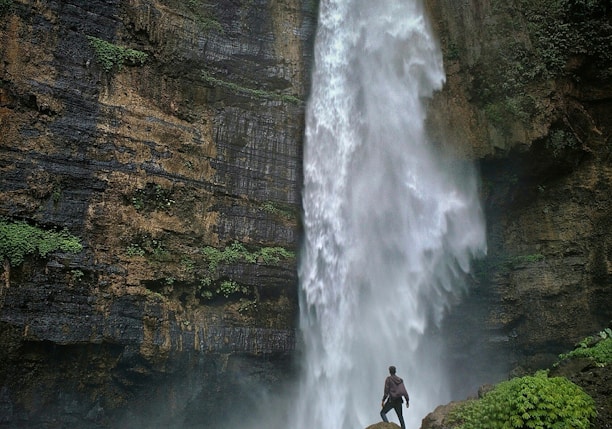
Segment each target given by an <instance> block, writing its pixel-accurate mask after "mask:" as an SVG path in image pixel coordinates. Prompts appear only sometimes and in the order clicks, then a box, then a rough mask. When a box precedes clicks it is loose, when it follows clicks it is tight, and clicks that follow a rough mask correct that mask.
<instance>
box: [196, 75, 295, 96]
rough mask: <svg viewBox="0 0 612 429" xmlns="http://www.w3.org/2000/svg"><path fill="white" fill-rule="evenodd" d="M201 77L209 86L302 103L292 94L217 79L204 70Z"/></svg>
mask: <svg viewBox="0 0 612 429" xmlns="http://www.w3.org/2000/svg"><path fill="white" fill-rule="evenodd" d="M202 79H203V80H204V82H206V83H208V84H209V85H211V86H218V87H221V88H225V89H227V90H229V91H232V92H238V93H242V94H246V95H249V96H251V97H254V98H259V99H266V100H278V101H284V102H288V103H293V104H301V103H302V100H300V99H299V98H297V97H295V96H293V95H286V94H279V93H276V92H271V91H264V90H262V89H253V88H247V87H245V86H241V85H238V84H237V83H234V82H229V81H226V80H223V79H218V78H216V77H214V76H212V75H210V74H209V73H207V72H205V71H203V72H202Z"/></svg>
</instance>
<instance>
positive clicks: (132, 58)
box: [87, 36, 149, 72]
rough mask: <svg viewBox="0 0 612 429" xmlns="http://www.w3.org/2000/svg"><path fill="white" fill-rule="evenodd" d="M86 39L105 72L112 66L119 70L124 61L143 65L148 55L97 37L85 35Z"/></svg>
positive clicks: (111, 68)
mask: <svg viewBox="0 0 612 429" xmlns="http://www.w3.org/2000/svg"><path fill="white" fill-rule="evenodd" d="M87 39H88V40H89V45H90V46H91V47H92V48H93V49H94V51H95V53H96V59H97V61H98V63H99V64H100V65H101V66H102V68H103V69H104V71H106V72H110V71H111V70H113V68H116V69H117V70H121V67H122V66H123V64H125V63H128V64H133V65H143V64H144V63H145V62H146V61H147V58H148V57H149V55H148V54H147V53H146V52H142V51H138V50H136V49H130V48H125V47H123V46H117V45H115V44H113V43H110V42H107V41H106V40H102V39H98V38H97V37H93V36H87Z"/></svg>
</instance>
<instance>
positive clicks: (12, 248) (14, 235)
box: [0, 219, 83, 266]
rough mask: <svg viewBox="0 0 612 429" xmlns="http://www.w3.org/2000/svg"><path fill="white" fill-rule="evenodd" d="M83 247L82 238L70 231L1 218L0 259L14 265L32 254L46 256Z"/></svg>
mask: <svg viewBox="0 0 612 429" xmlns="http://www.w3.org/2000/svg"><path fill="white" fill-rule="evenodd" d="M82 249H83V246H82V245H81V241H80V239H79V238H78V237H75V236H74V235H72V234H70V233H69V232H68V231H65V230H63V231H56V230H44V229H42V228H39V227H37V226H32V225H29V224H28V223H26V222H24V221H17V222H11V221H9V220H7V219H0V259H3V260H8V261H9V262H10V264H11V265H12V266H17V265H19V264H21V263H22V262H23V261H24V259H25V257H26V255H30V254H38V255H40V256H42V257H43V258H44V257H45V256H47V255H48V254H49V253H51V252H53V251H56V250H61V251H63V252H70V253H78V252H80V251H81V250H82Z"/></svg>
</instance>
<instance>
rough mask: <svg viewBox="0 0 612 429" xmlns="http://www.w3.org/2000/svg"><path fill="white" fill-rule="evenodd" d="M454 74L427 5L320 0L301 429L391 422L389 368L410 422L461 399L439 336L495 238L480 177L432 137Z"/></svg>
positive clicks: (309, 143)
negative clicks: (383, 404)
mask: <svg viewBox="0 0 612 429" xmlns="http://www.w3.org/2000/svg"><path fill="white" fill-rule="evenodd" d="M443 82H444V71H443V67H442V58H441V54H440V52H439V49H438V47H437V45H436V43H435V41H434V40H433V38H432V34H431V31H430V28H429V26H428V23H427V20H426V18H425V16H424V11H423V7H422V4H421V1H419V0H376V1H373V0H322V1H321V5H320V16H319V27H318V32H317V39H316V44H315V69H314V73H313V88H312V94H311V99H310V102H309V106H308V111H307V129H306V147H305V154H304V176H305V182H304V193H303V198H304V210H305V213H304V222H305V244H304V246H305V248H304V252H303V255H302V261H301V265H300V272H299V275H300V284H301V294H302V296H301V328H302V332H303V335H304V341H305V356H304V376H303V380H302V384H301V386H300V394H299V396H298V398H297V399H296V400H295V402H294V403H293V405H292V407H297V410H295V414H293V413H292V418H291V422H290V424H291V427H297V428H298V429H313V428H320V429H358V428H365V427H366V426H368V425H369V424H372V423H375V422H377V421H380V416H379V415H378V413H379V411H380V400H381V398H382V394H383V383H384V378H385V377H386V376H387V375H388V373H387V367H388V366H389V365H395V366H397V368H398V375H399V376H401V377H403V378H404V379H405V382H406V385H407V388H408V391H409V393H410V395H411V407H410V409H409V410H406V409H405V408H404V410H405V411H404V416H405V419H406V423H407V427H408V428H418V427H420V421H421V419H422V418H423V417H424V416H425V415H426V414H427V413H428V412H430V411H432V410H433V408H434V407H435V406H436V405H438V404H441V403H445V402H446V401H448V400H449V393H448V388H447V385H448V384H447V376H446V374H445V373H444V367H443V364H444V361H443V359H442V358H441V356H440V355H441V353H442V348H441V344H439V343H438V341H437V340H435V339H434V338H435V336H433V335H430V336H427V332H428V329H430V328H431V327H435V326H436V324H438V323H439V322H440V320H441V319H442V317H443V315H444V313H445V311H446V309H447V308H448V307H449V306H450V305H451V303H452V301H453V299H454V298H455V297H456V296H458V294H459V291H458V289H460V287H458V285H459V283H460V281H459V279H460V277H461V275H462V274H464V273H465V272H467V271H469V265H470V260H471V258H472V257H473V256H474V254H477V253H480V252H482V251H484V247H485V236H484V222H483V217H482V214H481V210H480V205H479V203H478V197H477V189H476V188H477V187H476V179H475V177H474V176H473V175H471V174H468V173H469V171H466V169H462V170H461V171H460V172H455V171H453V170H454V169H452V168H448V165H449V164H446V163H443V162H442V161H441V160H439V159H437V157H436V156H435V154H434V151H433V150H432V148H431V147H430V146H431V145H430V144H429V143H428V142H427V141H426V137H425V133H424V119H425V111H424V106H423V99H424V98H426V97H429V96H431V94H432V93H433V91H434V90H436V89H439V88H440V87H441V86H442V84H443ZM388 416H389V418H390V420H391V421H394V419H395V414H394V412H393V411H391V412H390V413H389V414H388ZM395 421H397V420H395Z"/></svg>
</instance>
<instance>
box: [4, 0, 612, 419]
mask: <svg viewBox="0 0 612 429" xmlns="http://www.w3.org/2000/svg"><path fill="white" fill-rule="evenodd" d="M425 3H426V6H427V8H428V10H429V13H430V15H431V17H432V23H433V26H434V29H435V31H436V33H437V34H438V36H439V39H440V41H441V47H442V50H443V53H444V58H445V67H446V72H447V83H446V85H445V87H444V89H443V90H442V91H440V92H439V93H438V94H436V96H435V98H434V99H433V100H432V102H431V109H430V112H431V114H430V122H429V130H430V134H431V137H432V140H433V141H434V142H435V143H436V144H438V145H439V147H440V150H441V151H446V152H448V153H452V154H453V155H455V156H457V155H458V156H460V157H464V158H465V159H472V160H476V161H477V162H478V167H479V169H480V172H481V176H482V194H483V201H484V209H485V212H486V218H487V222H488V236H489V253H488V256H487V258H486V259H484V260H483V261H479V262H478V263H477V266H476V275H475V278H474V279H473V281H472V282H473V287H472V291H471V293H470V294H469V295H468V296H467V297H466V299H465V300H464V302H463V303H461V304H460V305H459V306H458V307H457V309H456V311H454V312H453V314H451V316H450V318H449V319H448V322H449V323H448V324H447V326H444V327H442V331H443V333H444V334H445V335H447V336H448V337H449V338H451V339H452V341H451V344H450V346H449V347H450V348H449V356H451V357H452V358H453V364H454V365H455V366H456V367H457V368H467V370H465V374H466V377H465V380H460V384H461V385H458V386H456V388H455V390H456V391H457V392H459V393H462V392H468V391H472V387H473V386H472V385H473V383H475V382H476V381H479V380H483V379H485V380H486V379H488V378H491V377H492V378H494V377H499V376H500V375H505V374H507V373H508V372H509V371H510V370H515V371H520V370H521V368H523V369H525V370H529V369H531V368H536V367H542V366H545V365H547V364H549V363H550V362H551V360H552V359H553V358H554V357H555V356H556V354H557V353H560V352H562V351H565V350H568V349H569V348H571V346H572V344H573V343H575V342H576V341H578V340H580V339H581V338H583V337H584V336H586V335H589V334H591V333H592V332H594V331H597V330H598V329H601V328H602V327H603V326H606V325H607V324H608V322H609V321H610V320H611V319H612V309H611V307H610V305H609V303H610V302H611V298H612V288H611V286H610V285H611V284H612V252H611V249H612V241H611V240H612V239H611V238H610V234H609V231H610V226H611V225H610V219H611V218H612V216H610V211H611V205H610V204H611V202H610V199H611V196H612V189H611V184H612V167H611V162H610V161H611V157H610V153H611V152H610V148H611V145H610V135H611V126H612V125H611V121H610V118H611V116H610V111H611V110H612V84H611V83H612V81H611V78H612V69H611V65H612V58H611V57H610V50H609V46H610V44H609V41H610V37H612V36H611V34H612V32H611V30H610V27H611V26H610V20H611V16H612V15H611V13H612V11H611V7H610V4H609V2H605V1H602V2H586V1H584V2H582V1H576V0H573V1H570V0H566V1H556V2H553V1H546V0H543V1H540V2H526V1H523V0H511V1H507V2H502V3H500V2H490V1H487V0H469V1H464V2H457V1H455V0H427V1H426V2H425ZM317 6H318V1H316V0H284V1H280V0H220V1H217V2H209V1H206V0H202V1H196V0H185V1H176V0H126V1H119V0H106V1H101V0H91V1H80V0H66V1H61V2H60V1H52V0H44V1H39V0H36V1H35V0H0V17H1V20H0V40H1V43H0V58H2V61H1V62H0V131H1V133H0V177H1V180H0V216H1V217H2V218H1V219H0V221H2V222H4V223H11V222H14V221H20V220H24V221H26V222H27V223H28V224H30V225H32V226H35V227H37V228H40V229H41V230H45V231H49V230H54V229H56V230H62V229H64V228H66V229H67V231H69V232H70V233H71V234H72V235H74V236H76V237H78V238H79V239H80V240H81V243H82V245H83V250H82V251H80V252H78V253H70V252H63V251H56V252H52V253H50V254H48V255H45V256H44V257H43V256H42V255H40V254H37V253H36V252H34V253H30V254H28V256H27V257H26V259H25V261H24V262H23V263H20V264H16V265H15V266H11V264H10V263H9V262H7V261H4V264H3V268H2V275H3V277H4V278H3V281H2V289H0V338H1V341H2V344H3V347H2V348H0V362H2V363H3V365H2V366H0V380H2V385H1V387H0V424H6V425H12V426H13V427H20V426H21V427H23V426H29V427H57V426H61V425H68V424H71V425H74V426H76V427H80V428H88V427H91V428H94V427H109V425H111V424H112V423H116V422H118V421H123V422H129V423H130V424H133V425H135V426H138V425H141V426H143V425H146V424H147V422H148V421H150V420H155V421H157V422H158V423H159V424H160V425H164V424H167V425H170V424H174V423H177V422H180V423H181V424H183V426H184V427H189V426H190V425H191V426H195V425H198V424H200V425H205V426H206V425H208V427H212V426H214V422H215V421H217V420H218V419H220V418H225V417H224V416H223V415H222V413H223V410H222V407H220V406H219V405H220V404H222V403H224V401H227V400H228V398H231V399H232V401H233V403H235V404H237V407H244V408H248V407H249V406H250V405H251V404H252V401H251V400H250V399H251V397H250V396H249V395H248V390H249V389H248V388H247V387H252V386H255V385H262V386H266V387H268V388H270V387H271V386H278V384H279V383H278V381H279V380H280V378H281V375H284V374H286V373H288V372H291V370H292V368H291V357H292V356H293V355H294V354H295V349H296V342H297V340H296V335H295V327H296V319H297V274H296V255H297V251H298V247H299V235H300V221H299V213H300V186H301V145H302V134H303V128H304V102H305V100H306V98H307V94H308V77H309V67H310V64H311V61H312V59H311V54H310V46H311V44H312V41H313V33H314V31H313V30H314V26H315V24H316V23H315V21H316V9H317ZM557 6H558V7H557ZM457 322H458V323H457ZM476 351H477V352H476ZM500 355H502V356H506V357H507V360H505V361H504V362H503V365H502V367H497V366H496V365H493V366H491V365H489V364H488V363H487V358H488V357H490V356H500ZM469 374H472V375H473V376H470V375H469ZM279 388H280V387H279ZM128 409H129V412H127V413H126V410H128ZM186 415H187V416H190V417H189V419H191V420H189V419H188V420H185V419H184V416H186ZM148 419H149V420H148ZM9 427H10V426H9Z"/></svg>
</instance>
